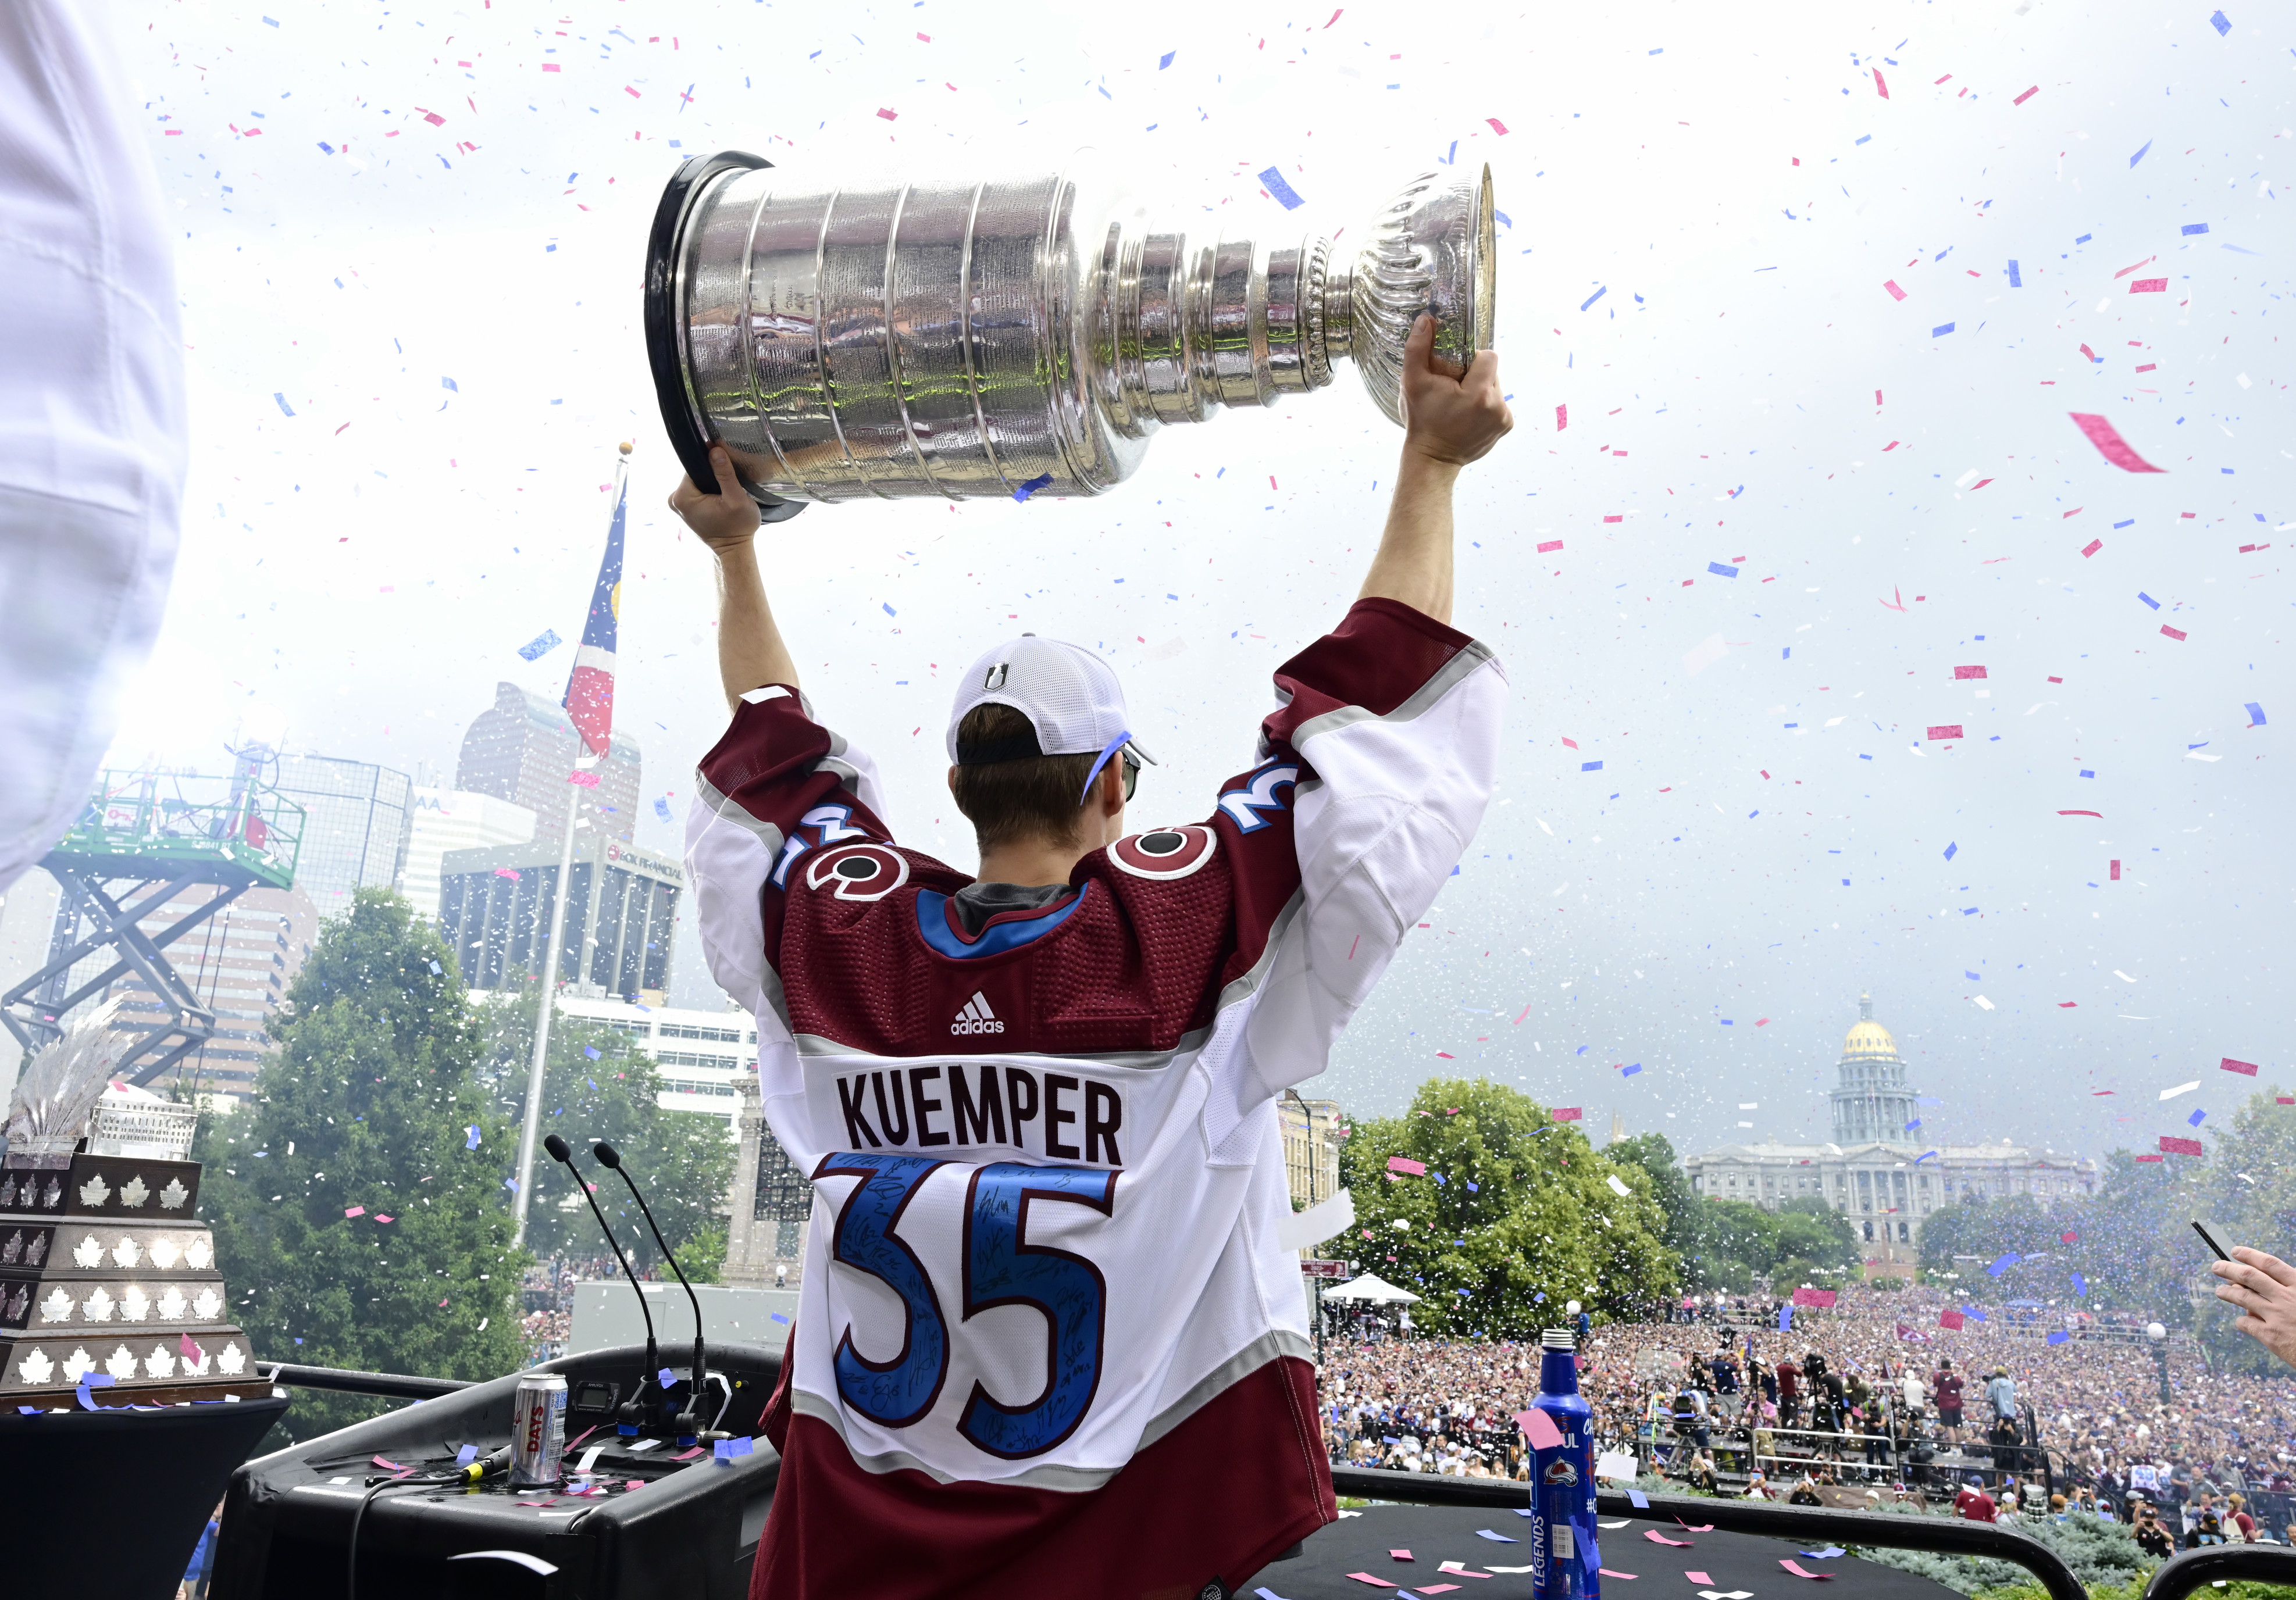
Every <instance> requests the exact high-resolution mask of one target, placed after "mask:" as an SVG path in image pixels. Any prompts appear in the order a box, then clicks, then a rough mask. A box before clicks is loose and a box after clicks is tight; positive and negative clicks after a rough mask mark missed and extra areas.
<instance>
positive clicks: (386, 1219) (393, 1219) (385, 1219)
mask: <svg viewBox="0 0 2296 1600" xmlns="http://www.w3.org/2000/svg"><path fill="white" fill-rule="evenodd" d="M374 1220H376V1221H378V1222H396V1221H398V1218H397V1217H386V1216H384V1215H383V1214H382V1213H381V1212H376V1213H375V1219H374Z"/></svg>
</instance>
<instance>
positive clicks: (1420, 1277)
mask: <svg viewBox="0 0 2296 1600" xmlns="http://www.w3.org/2000/svg"><path fill="white" fill-rule="evenodd" d="M1397 1155H1401V1156H1405V1157H1407V1158H1408V1159H1410V1160H1413V1161H1417V1162H1422V1163H1425V1165H1426V1167H1427V1171H1428V1175H1427V1176H1426V1177H1424V1178H1416V1177H1412V1178H1396V1179H1390V1177H1389V1176H1388V1170H1387V1163H1388V1161H1389V1159H1390V1157H1392V1156H1397ZM1341 1171H1342V1176H1343V1177H1344V1179H1345V1180H1346V1181H1347V1182H1348V1183H1349V1187H1350V1188H1352V1189H1353V1191H1354V1194H1355V1196H1356V1202H1355V1203H1356V1215H1357V1238H1356V1239H1355V1240H1353V1241H1351V1242H1350V1245H1349V1253H1350V1254H1354V1255H1357V1256H1359V1257H1366V1258H1368V1260H1366V1261H1365V1265H1366V1266H1368V1267H1369V1268H1370V1269H1372V1270H1373V1271H1374V1272H1377V1273H1379V1274H1380V1275H1381V1276H1382V1277H1386V1278H1391V1279H1393V1280H1394V1281H1396V1282H1398V1283H1399V1284H1401V1285H1403V1286H1405V1287H1407V1288H1410V1289H1412V1290H1413V1291H1414V1292H1415V1293H1417V1294H1420V1295H1421V1296H1422V1299H1421V1302H1420V1303H1419V1304H1418V1305H1417V1306H1415V1307H1414V1308H1413V1309H1412V1318H1411V1319H1412V1322H1413V1324H1414V1325H1415V1327H1420V1328H1423V1329H1424V1330H1425V1331H1427V1332H1429V1333H1431V1334H1434V1335H1439V1336H1445V1337H1449V1336H1457V1335H1488V1336H1489V1337H1492V1338H1513V1339H1521V1338H1526V1337H1529V1336H1530V1335H1533V1334H1535V1333H1536V1332H1537V1331H1538V1329H1539V1328H1541V1327H1549V1326H1559V1325H1560V1324H1561V1323H1562V1320H1563V1305H1564V1303H1565V1302H1568V1301H1571V1300H1579V1301H1582V1302H1585V1303H1586V1305H1587V1309H1588V1310H1590V1311H1592V1312H1594V1313H1595V1314H1596V1315H1598V1316H1602V1317H1604V1318H1616V1319H1640V1318H1644V1317H1647V1316H1648V1315H1650V1314H1651V1312H1652V1310H1653V1309H1654V1308H1655V1307H1657V1306H1658V1305H1660V1304H1662V1303H1664V1302H1667V1301H1669V1300H1670V1299H1671V1298H1672V1297H1673V1296H1674V1295H1675V1294H1677V1283H1678V1281H1679V1272H1680V1262H1679V1261H1678V1260H1677V1257H1676V1256H1675V1254H1674V1253H1673V1252H1672V1251H1670V1250H1669V1249H1668V1248H1667V1246H1666V1243H1665V1238H1664V1234H1665V1229H1666V1212H1665V1211H1664V1209H1663V1208H1662V1206H1661V1204H1660V1202H1659V1201H1658V1200H1657V1199H1655V1198H1653V1197H1652V1186H1653V1181H1654V1180H1653V1179H1652V1175H1651V1173H1650V1171H1648V1170H1647V1169H1646V1168H1644V1166H1642V1165H1640V1164H1638V1163H1635V1162H1621V1163H1612V1162H1611V1161H1609V1160H1606V1159H1605V1158H1604V1157H1603V1155H1601V1154H1599V1153H1597V1152H1596V1151H1595V1148H1594V1147H1592V1146H1591V1145H1589V1144H1588V1143H1587V1138H1586V1136H1585V1135H1584V1134H1582V1133H1581V1132H1579V1130H1578V1129H1577V1128H1576V1127H1574V1126H1572V1125H1570V1124H1569V1123H1561V1122H1554V1121H1553V1120H1552V1119H1551V1118H1550V1117H1549V1116H1548V1114H1547V1113H1546V1110H1545V1109H1544V1108H1543V1107H1542V1106H1538V1104H1537V1103H1536V1102H1534V1101H1533V1100H1531V1099H1530V1098H1529V1097H1528V1096H1525V1095H1523V1094H1521V1093H1519V1092H1517V1091H1516V1090H1512V1089H1508V1088H1505V1087H1503V1086H1501V1085H1499V1084H1496V1083H1492V1082H1488V1081H1485V1080H1475V1081H1467V1080H1463V1079H1432V1080H1430V1081H1429V1082H1425V1083H1423V1084H1422V1085H1420V1088H1419V1092H1418V1094H1417V1095H1416V1096H1415V1098H1414V1099H1413V1102H1412V1106H1411V1109H1410V1110H1409V1111H1407V1112H1406V1113H1405V1114H1403V1115H1402V1116H1399V1117H1382V1118H1379V1119H1376V1120H1374V1121H1370V1122H1357V1124H1356V1125H1355V1131H1354V1134H1353V1136H1352V1137H1351V1138H1349V1140H1348V1141H1347V1143H1346V1144H1345V1145H1344V1146H1343V1147H1341ZM1620 1190H1623V1191H1624V1192H1623V1193H1621V1192H1620Z"/></svg>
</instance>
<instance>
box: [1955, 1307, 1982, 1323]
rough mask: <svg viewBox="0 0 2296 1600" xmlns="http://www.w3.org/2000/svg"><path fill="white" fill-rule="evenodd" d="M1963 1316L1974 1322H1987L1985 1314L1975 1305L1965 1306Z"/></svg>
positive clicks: (1962, 1310)
mask: <svg viewBox="0 0 2296 1600" xmlns="http://www.w3.org/2000/svg"><path fill="white" fill-rule="evenodd" d="M1961 1314H1962V1315H1963V1316H1964V1317H1966V1318H1969V1319H1970V1320H1971V1321H1972V1322H1982V1321H1984V1320H1985V1313H1984V1312H1982V1311H1980V1310H1978V1309H1977V1308H1976V1307H1975V1306H1973V1305H1965V1306H1964V1307H1962V1308H1961Z"/></svg>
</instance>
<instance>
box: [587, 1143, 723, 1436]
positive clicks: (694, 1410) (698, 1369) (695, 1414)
mask: <svg viewBox="0 0 2296 1600" xmlns="http://www.w3.org/2000/svg"><path fill="white" fill-rule="evenodd" d="M590 1154H592V1155H595V1156H596V1157H597V1158H598V1160H599V1162H600V1163H601V1164H603V1165H605V1166H609V1167H611V1168H613V1170H614V1171H617V1172H619V1173H620V1174H621V1175H622V1181H623V1182H624V1183H627V1184H628V1185H629V1186H630V1198H632V1199H633V1200H635V1201H636V1202H637V1203H638V1212H639V1214H640V1215H642V1216H643V1217H644V1218H645V1223H646V1227H647V1228H648V1229H651V1230H652V1233H653V1242H654V1243H655V1244H656V1245H660V1246H661V1258H662V1260H664V1261H668V1263H669V1269H670V1270H671V1271H672V1272H675V1273H676V1274H677V1281H678V1282H679V1283H681V1284H685V1298H686V1299H687V1300H688V1301H689V1302H692V1303H693V1385H692V1388H691V1389H690V1391H689V1392H688V1398H687V1400H686V1409H685V1414H684V1415H683V1416H680V1417H679V1419H678V1423H679V1426H678V1430H677V1431H678V1433H680V1434H682V1435H693V1436H694V1437H696V1438H699V1437H700V1434H701V1426H700V1424H701V1388H702V1383H703V1381H704V1380H705V1379H706V1378H707V1377H708V1376H709V1361H708V1357H707V1356H706V1355H705V1354H704V1352H703V1351H702V1345H701V1298H700V1297H699V1296H698V1295H696V1294H694V1293H693V1285H692V1284H690V1283H686V1281H685V1268H683V1267H681V1266H679V1265H678V1264H677V1258H676V1256H674V1255H672V1254H671V1253H669V1241H668V1239H665V1238H663V1237H661V1229H660V1226H659V1225H658V1224H657V1223H656V1222H655V1221H654V1220H653V1212H652V1210H651V1209H650V1208H649V1207H648V1206H647V1204H646V1203H645V1196H644V1195H641V1194H639V1193H638V1186H637V1180H635V1179H633V1178H632V1177H631V1176H630V1174H629V1169H627V1167H625V1166H623V1165H622V1155H621V1152H620V1151H619V1150H617V1149H615V1148H614V1147H613V1146H611V1145H610V1144H608V1143H606V1142H605V1140H603V1139H600V1140H598V1141H597V1142H596V1143H595V1144H593V1145H592V1146H591V1147H590ZM688 1422H691V1423H693V1424H695V1425H693V1426H692V1427H688V1426H686V1425H685V1424H686V1423H688Z"/></svg>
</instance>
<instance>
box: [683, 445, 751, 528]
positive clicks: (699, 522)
mask: <svg viewBox="0 0 2296 1600" xmlns="http://www.w3.org/2000/svg"><path fill="white" fill-rule="evenodd" d="M709 465H710V468H711V469H713V470H714V471H715V472H716V473H717V493H716V494H703V493H702V492H701V490H699V489H697V488H695V487H694V486H693V478H680V479H678V482H677V487H676V488H675V489H673V490H672V491H671V492H670V496H669V509H670V510H673V511H676V513H677V515H678V517H679V518H680V519H681V520H683V521H684V522H685V526H686V527H690V528H692V529H693V531H694V533H695V535H698V536H699V537H700V538H701V543H704V544H707V545H708V546H709V548H710V549H712V550H717V551H724V550H733V549H737V548H738V547H740V546H742V545H744V544H747V543H750V540H751V539H753V538H755V537H756V536H757V533H758V502H756V501H754V500H752V499H750V492H749V491H748V490H747V489H745V488H743V487H742V480H741V479H740V478H737V477H735V476H734V458H733V457H732V456H730V455H728V454H727V453H726V446H725V445H710V446H709Z"/></svg>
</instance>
